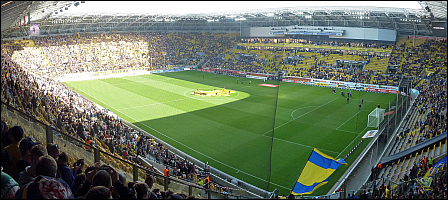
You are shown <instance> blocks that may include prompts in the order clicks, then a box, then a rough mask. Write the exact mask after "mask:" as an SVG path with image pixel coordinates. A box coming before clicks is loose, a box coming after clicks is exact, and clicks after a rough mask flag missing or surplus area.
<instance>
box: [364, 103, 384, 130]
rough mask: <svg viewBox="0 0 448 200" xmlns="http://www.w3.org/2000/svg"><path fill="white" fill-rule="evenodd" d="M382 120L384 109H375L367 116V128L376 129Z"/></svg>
mask: <svg viewBox="0 0 448 200" xmlns="http://www.w3.org/2000/svg"><path fill="white" fill-rule="evenodd" d="M383 119H384V109H381V108H375V110H373V111H372V112H371V113H370V114H369V120H368V122H367V127H376V128H378V126H379V125H380V123H381V121H383Z"/></svg>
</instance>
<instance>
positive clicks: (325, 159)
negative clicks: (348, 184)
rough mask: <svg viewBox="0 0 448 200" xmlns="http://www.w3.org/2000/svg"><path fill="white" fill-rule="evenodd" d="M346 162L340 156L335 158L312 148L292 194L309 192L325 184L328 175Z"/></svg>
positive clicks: (328, 177)
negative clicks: (337, 158)
mask: <svg viewBox="0 0 448 200" xmlns="http://www.w3.org/2000/svg"><path fill="white" fill-rule="evenodd" d="M341 164H342V165H347V163H346V162H345V161H344V160H343V159H342V158H341V159H339V160H335V159H334V158H332V157H331V156H328V155H326V154H324V153H322V152H321V151H319V150H317V149H316V148H314V150H313V152H311V155H310V157H309V158H308V162H306V164H305V167H303V170H302V173H301V174H300V176H299V178H298V179H297V182H296V184H295V185H294V188H293V189H292V191H291V194H293V195H304V194H311V193H313V192H314V190H316V189H317V188H319V187H320V186H322V185H325V184H326V183H327V182H328V180H330V175H331V174H332V173H333V172H334V171H336V169H337V168H338V167H339V166H341Z"/></svg>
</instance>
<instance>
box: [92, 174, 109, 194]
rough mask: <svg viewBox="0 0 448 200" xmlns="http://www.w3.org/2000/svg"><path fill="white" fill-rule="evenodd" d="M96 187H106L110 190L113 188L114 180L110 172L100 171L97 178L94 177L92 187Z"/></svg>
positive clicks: (96, 175)
mask: <svg viewBox="0 0 448 200" xmlns="http://www.w3.org/2000/svg"><path fill="white" fill-rule="evenodd" d="M94 186H104V187H106V188H108V189H111V188H112V178H111V177H110V175H109V172H107V171H106V170H99V171H98V172H97V173H96V174H95V176H93V180H92V187H94Z"/></svg>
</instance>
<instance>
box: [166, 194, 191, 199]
mask: <svg viewBox="0 0 448 200" xmlns="http://www.w3.org/2000/svg"><path fill="white" fill-rule="evenodd" d="M185 198H187V195H185V194H170V196H168V198H167V199H185Z"/></svg>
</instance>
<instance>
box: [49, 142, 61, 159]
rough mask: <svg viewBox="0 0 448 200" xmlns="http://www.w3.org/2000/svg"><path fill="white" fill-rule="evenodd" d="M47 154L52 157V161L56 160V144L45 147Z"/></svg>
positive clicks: (57, 153) (57, 149) (57, 148)
mask: <svg viewBox="0 0 448 200" xmlns="http://www.w3.org/2000/svg"><path fill="white" fill-rule="evenodd" d="M47 152H48V155H50V156H51V157H53V158H54V159H57V158H58V156H59V147H58V145H57V144H48V145H47Z"/></svg>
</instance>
